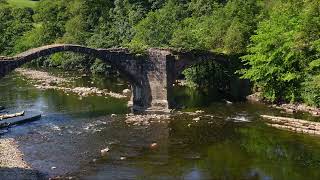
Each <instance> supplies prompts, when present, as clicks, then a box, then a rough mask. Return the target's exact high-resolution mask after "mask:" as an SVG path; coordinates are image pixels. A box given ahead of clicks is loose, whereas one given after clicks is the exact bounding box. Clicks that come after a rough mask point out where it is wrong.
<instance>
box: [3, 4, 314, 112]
mask: <svg viewBox="0 0 320 180" xmlns="http://www.w3.org/2000/svg"><path fill="white" fill-rule="evenodd" d="M8 2H9V3H10V4H12V3H13V2H18V1H13V0H11V1H8ZM26 2H29V3H31V2H30V1H25V3H26ZM0 3H1V6H0V20H1V21H0V54H2V55H8V54H15V53H17V52H21V51H24V50H26V49H29V48H32V47H37V46H41V45H45V44H51V43H77V44H83V45H87V46H92V47H100V48H108V47H122V46H125V47H129V48H131V49H132V50H134V51H136V52H141V51H143V50H145V49H146V48H149V47H174V48H182V49H187V50H209V51H214V52H219V53H224V54H227V55H229V56H230V58H231V59H232V62H234V64H237V66H233V67H234V68H233V70H232V71H229V72H228V73H225V70H223V69H219V67H217V65H216V64H214V63H209V64H208V63H203V64H199V65H197V66H196V67H193V68H191V69H188V70H186V71H185V72H184V74H185V76H186V78H187V80H188V82H189V84H190V85H192V86H193V87H201V88H205V87H209V86H210V85H211V86H215V85H216V84H219V83H220V82H221V81H222V80H225V79H226V78H225V76H228V77H230V79H234V75H233V74H232V73H233V72H234V69H235V68H236V67H238V75H239V74H240V75H241V76H242V77H243V78H247V79H250V80H251V81H252V82H253V83H254V87H255V89H256V90H258V91H262V92H263V93H262V95H263V97H264V98H265V99H266V100H268V101H271V102H297V101H300V102H305V103H308V104H310V105H313V106H320V96H319V92H320V81H319V79H320V78H319V72H320V3H319V1H318V0H305V1H296V0H139V1H138V0H92V1H85V0H70V1H65V0H55V1H51V0H42V1H40V2H38V3H36V7H34V8H33V10H32V9H30V8H18V7H13V6H10V5H8V4H7V3H6V1H5V0H0ZM16 4H18V3H16ZM22 4H24V3H21V5H22ZM20 7H22V6H20ZM29 7H30V6H29ZM17 12H18V13H17ZM66 59H68V60H66ZM88 59H89V61H90V62H91V63H87V62H88ZM240 59H241V60H242V61H243V63H244V64H245V67H246V68H244V69H242V70H240V69H241V68H243V66H241V65H240V66H238V65H239V62H240V61H241V60H240ZM37 62H38V63H39V65H45V66H56V67H61V68H65V69H75V68H77V69H88V70H91V71H92V72H103V71H105V70H106V68H110V67H108V66H104V65H102V64H101V62H99V61H97V60H95V59H90V57H87V56H82V55H77V54H72V53H62V54H57V55H54V56H51V57H49V58H47V59H42V60H40V61H39V60H38V61H37ZM90 64H92V65H90ZM239 67H241V68H239ZM217 68H218V70H217Z"/></svg>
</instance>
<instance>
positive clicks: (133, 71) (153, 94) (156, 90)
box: [0, 44, 225, 112]
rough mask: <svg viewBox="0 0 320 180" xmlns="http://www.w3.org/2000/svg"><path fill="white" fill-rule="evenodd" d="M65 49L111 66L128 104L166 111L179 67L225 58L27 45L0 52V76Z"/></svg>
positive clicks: (76, 46)
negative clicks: (126, 85)
mask: <svg viewBox="0 0 320 180" xmlns="http://www.w3.org/2000/svg"><path fill="white" fill-rule="evenodd" d="M65 51H70V52H76V53H82V54H88V55H91V56H94V57H96V58H99V59H101V60H102V61H103V62H104V63H107V64H110V65H111V66H113V67H115V68H116V69H117V70H118V71H119V73H120V74H122V75H123V76H124V77H125V78H126V79H127V80H128V81H129V82H130V84H131V87H132V97H131V101H130V102H129V104H131V106H132V109H133V110H134V111H161V112H166V111H169V110H170V109H171V108H172V105H173V101H172V92H173V83H174V82H175V79H176V77H177V76H178V75H179V74H180V73H181V72H182V71H183V69H185V68H187V67H188V66H191V65H192V64H194V63H197V62H199V61H201V60H210V59H214V60H216V61H221V60H222V61H224V60H225V58H224V57H223V56H221V55H216V54H212V53H200V54H195V53H190V52H185V53H181V52H174V51H172V50H169V49H157V48H151V49H149V50H148V51H147V52H146V55H144V56H137V55H136V54H132V53H130V52H129V51H128V50H127V49H119V48H118V49H115V48H111V49H96V48H89V47H85V46H80V45H72V44H53V45H48V46H43V47H39V48H35V49H31V50H28V51H26V52H23V53H21V54H18V55H16V56H13V57H3V56H0V78H1V77H3V76H5V75H7V74H8V73H10V72H11V71H13V70H14V69H15V68H17V67H20V66H22V65H23V64H25V63H27V62H30V61H31V60H33V59H37V58H39V57H42V56H49V55H51V54H54V53H57V52H65ZM0 81H1V80H0Z"/></svg>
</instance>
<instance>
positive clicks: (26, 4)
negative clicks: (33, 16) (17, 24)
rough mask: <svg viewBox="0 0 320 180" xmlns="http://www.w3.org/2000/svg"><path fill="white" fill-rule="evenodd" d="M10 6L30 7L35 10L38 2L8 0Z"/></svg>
mask: <svg viewBox="0 0 320 180" xmlns="http://www.w3.org/2000/svg"><path fill="white" fill-rule="evenodd" d="M7 2H8V3H9V4H11V5H12V6H16V7H30V8H34V7H35V6H36V4H37V3H38V1H31V0H7Z"/></svg>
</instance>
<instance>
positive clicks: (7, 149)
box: [0, 138, 44, 180]
mask: <svg viewBox="0 0 320 180" xmlns="http://www.w3.org/2000/svg"><path fill="white" fill-rule="evenodd" d="M0 179H1V180H11V179H12V180H13V179H17V180H18V179H28V180H33V179H34V180H36V179H44V176H43V175H41V174H40V173H39V172H37V171H35V170H32V168H31V167H30V166H29V165H28V164H27V162H26V161H24V159H23V154H22V152H21V151H20V150H19V147H18V144H17V143H16V141H15V140H14V139H12V138H0Z"/></svg>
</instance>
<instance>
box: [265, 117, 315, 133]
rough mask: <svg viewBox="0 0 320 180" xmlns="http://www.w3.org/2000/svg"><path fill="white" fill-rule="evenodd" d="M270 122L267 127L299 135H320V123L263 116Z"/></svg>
mask: <svg viewBox="0 0 320 180" xmlns="http://www.w3.org/2000/svg"><path fill="white" fill-rule="evenodd" d="M261 117H262V118H264V119H266V120H267V121H268V123H267V125H269V126H272V127H275V128H278V129H286V130H289V131H294V132H298V133H304V134H311V135H320V122H311V121H305V120H302V119H294V118H288V117H278V116H268V115H261Z"/></svg>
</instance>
